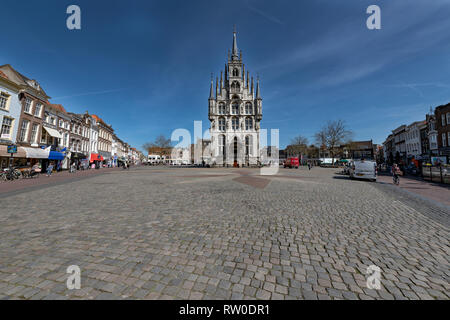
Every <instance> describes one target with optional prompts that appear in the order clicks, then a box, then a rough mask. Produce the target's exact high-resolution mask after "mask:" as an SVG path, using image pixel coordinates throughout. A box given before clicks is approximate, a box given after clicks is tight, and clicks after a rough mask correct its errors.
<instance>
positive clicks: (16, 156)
mask: <svg viewBox="0 0 450 320" xmlns="http://www.w3.org/2000/svg"><path fill="white" fill-rule="evenodd" d="M26 165H27V154H26V152H25V150H24V149H23V148H22V147H17V153H13V154H12V156H11V153H8V146H6V145H0V168H1V169H3V168H8V167H9V166H12V167H22V166H26Z"/></svg>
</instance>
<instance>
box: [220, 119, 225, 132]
mask: <svg viewBox="0 0 450 320" xmlns="http://www.w3.org/2000/svg"><path fill="white" fill-rule="evenodd" d="M219 131H225V118H219Z"/></svg>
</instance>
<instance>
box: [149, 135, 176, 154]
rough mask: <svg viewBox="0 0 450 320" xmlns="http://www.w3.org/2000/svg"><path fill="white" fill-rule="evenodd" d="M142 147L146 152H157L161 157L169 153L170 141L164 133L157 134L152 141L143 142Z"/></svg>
mask: <svg viewBox="0 0 450 320" xmlns="http://www.w3.org/2000/svg"><path fill="white" fill-rule="evenodd" d="M142 148H143V149H144V150H146V151H147V152H148V154H157V155H159V156H160V157H161V159H162V157H163V156H164V155H170V153H171V149H172V142H171V140H170V139H168V138H166V137H165V136H164V135H162V134H161V135H159V136H158V137H157V138H156V139H155V141H154V142H147V143H145V144H144V145H143V146H142Z"/></svg>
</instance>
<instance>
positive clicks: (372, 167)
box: [350, 160, 377, 181]
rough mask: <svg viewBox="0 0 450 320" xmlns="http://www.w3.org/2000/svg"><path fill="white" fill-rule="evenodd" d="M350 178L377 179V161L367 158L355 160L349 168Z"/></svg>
mask: <svg viewBox="0 0 450 320" xmlns="http://www.w3.org/2000/svg"><path fill="white" fill-rule="evenodd" d="M350 179H366V180H371V181H377V163H376V162H375V161H369V160H357V161H355V162H354V163H353V165H352V166H351V168H350Z"/></svg>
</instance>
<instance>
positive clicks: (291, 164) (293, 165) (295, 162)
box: [284, 158, 300, 169]
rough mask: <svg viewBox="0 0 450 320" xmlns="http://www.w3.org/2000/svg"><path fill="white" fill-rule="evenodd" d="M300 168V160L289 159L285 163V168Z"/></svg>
mask: <svg viewBox="0 0 450 320" xmlns="http://www.w3.org/2000/svg"><path fill="white" fill-rule="evenodd" d="M299 166H300V161H298V158H287V159H286V161H285V162H284V167H285V168H295V169H298V167H299Z"/></svg>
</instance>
